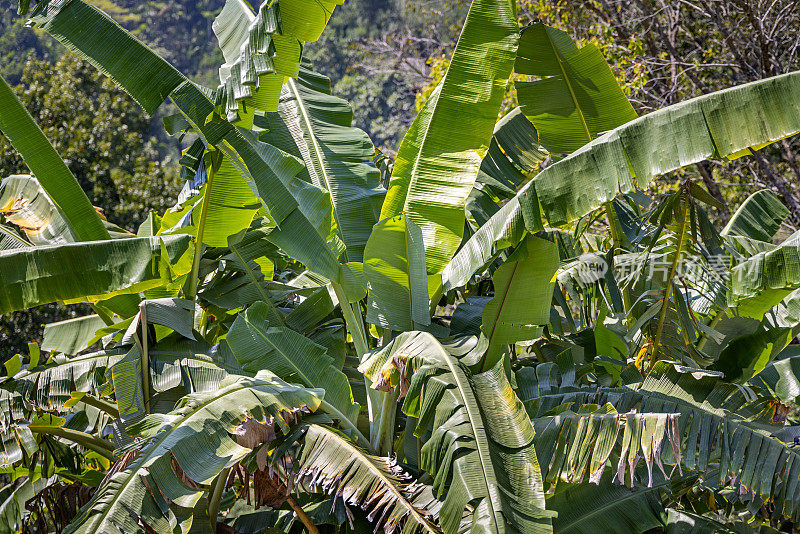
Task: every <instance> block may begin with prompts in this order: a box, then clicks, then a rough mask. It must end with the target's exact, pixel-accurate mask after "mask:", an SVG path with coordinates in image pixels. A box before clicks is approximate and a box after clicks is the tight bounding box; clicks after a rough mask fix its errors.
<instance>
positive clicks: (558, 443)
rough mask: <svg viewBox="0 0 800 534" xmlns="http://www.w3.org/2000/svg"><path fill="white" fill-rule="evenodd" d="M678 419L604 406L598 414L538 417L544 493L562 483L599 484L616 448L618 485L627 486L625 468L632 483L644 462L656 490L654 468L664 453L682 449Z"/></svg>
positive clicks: (676, 417) (673, 416)
mask: <svg viewBox="0 0 800 534" xmlns="http://www.w3.org/2000/svg"><path fill="white" fill-rule="evenodd" d="M587 412H588V413H587ZM679 415H680V414H674V413H636V412H635V411H633V412H629V413H618V412H617V411H616V410H615V409H614V408H613V407H612V406H610V405H606V406H603V407H601V408H600V409H598V410H596V411H590V410H586V409H581V410H580V413H575V412H572V411H565V412H562V413H559V414H558V415H552V416H545V417H537V418H536V419H535V420H534V429H535V430H536V439H535V443H536V456H537V458H539V461H540V462H541V466H542V477H543V479H544V482H545V485H546V487H548V488H552V489H555V486H556V485H557V484H558V483H559V482H561V481H563V482H567V483H569V484H580V483H582V482H583V480H584V479H585V478H588V480H589V482H592V483H594V484H599V483H600V480H601V478H602V476H603V473H604V472H605V469H606V467H607V464H608V463H610V462H609V460H610V458H611V455H612V452H614V450H615V448H619V449H621V453H620V456H619V461H618V464H617V466H616V467H617V469H616V479H617V480H618V481H619V482H620V483H622V482H624V481H625V480H626V478H625V477H626V474H625V472H626V467H627V468H628V470H629V472H630V476H631V477H634V476H635V469H636V464H637V463H638V462H639V459H640V458H643V459H644V461H645V463H646V464H647V467H648V476H649V479H648V481H647V485H648V486H652V484H653V471H652V465H653V462H655V463H656V465H658V466H659V467H660V466H661V455H662V447H663V448H665V449H671V448H673V447H672V445H674V446H675V447H677V446H678V444H679V441H680V436H679V435H676V434H675V431H676V430H677V428H678V427H677V424H676V422H677V419H678V417H679ZM612 465H613V464H612ZM612 469H613V468H612ZM665 474H666V473H665Z"/></svg>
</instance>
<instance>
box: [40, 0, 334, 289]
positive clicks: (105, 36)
mask: <svg viewBox="0 0 800 534" xmlns="http://www.w3.org/2000/svg"><path fill="white" fill-rule="evenodd" d="M31 22H33V23H35V24H37V25H39V26H40V27H41V28H42V29H44V30H46V31H48V32H49V33H50V34H52V35H53V36H54V37H55V38H56V39H58V40H59V41H61V42H63V43H64V44H65V45H66V46H67V47H68V48H70V50H73V51H75V52H78V53H80V54H81V55H82V56H83V57H85V58H86V59H88V60H89V61H91V62H92V63H93V64H94V65H95V66H97V67H98V68H99V69H100V70H101V71H102V72H104V73H106V74H107V75H108V76H109V77H111V78H112V79H113V80H114V81H116V82H117V83H118V84H119V85H120V86H121V87H122V88H123V89H125V90H126V91H127V92H128V93H129V94H130V95H131V96H132V97H133V98H134V99H135V100H136V101H137V102H139V103H140V104H141V105H142V107H144V108H145V110H147V111H149V112H152V111H154V110H155V109H156V108H157V107H158V106H159V105H160V104H161V103H162V102H163V101H164V100H165V99H166V98H168V97H169V98H170V99H171V100H172V102H173V103H174V104H175V105H176V106H177V107H178V109H179V110H180V112H181V113H182V114H183V115H184V118H185V119H186V120H187V121H188V122H189V124H190V125H191V127H192V128H193V129H194V131H195V132H197V133H198V134H199V135H200V137H201V138H202V139H203V142H204V143H205V144H206V145H207V146H215V147H217V148H218V149H219V150H221V151H222V152H223V153H224V154H225V155H226V156H227V157H228V158H229V159H230V161H231V163H232V164H233V165H234V167H235V168H236V169H237V170H238V171H239V173H240V174H241V175H242V177H243V178H244V180H245V181H246V182H247V183H248V185H250V187H251V189H252V190H253V192H254V193H256V194H257V195H258V197H259V198H260V200H261V202H262V204H263V205H264V207H266V208H267V209H268V210H269V213H270V216H271V217H272V219H273V220H274V222H275V224H277V226H278V228H276V229H275V231H273V232H272V234H271V239H272V240H273V242H275V243H276V244H279V246H281V248H284V250H285V251H286V252H287V253H288V254H289V255H291V256H292V257H294V258H295V259H297V260H298V261H301V262H303V263H304V264H306V265H307V266H308V267H309V268H311V269H313V270H314V271H315V272H317V273H319V274H321V275H323V276H325V277H326V278H328V279H330V280H339V279H340V278H341V277H342V275H343V274H342V268H341V267H340V266H339V264H338V262H337V258H336V257H335V256H334V254H333V252H332V251H331V250H330V248H329V247H328V245H327V243H326V240H325V238H324V237H323V236H321V235H320V234H319V232H318V231H317V230H316V227H315V226H314V224H313V223H312V222H311V221H309V219H308V217H307V216H306V214H304V213H303V211H302V209H301V208H306V207H309V206H308V205H307V201H306V200H303V198H302V193H304V192H305V191H304V190H301V191H299V193H298V192H297V190H295V191H292V190H290V182H291V180H292V178H293V177H294V176H295V175H296V173H297V172H299V170H300V169H301V168H302V165H300V164H299V163H298V162H297V161H296V160H295V159H294V158H293V157H291V156H289V155H287V154H285V153H283V152H281V151H279V150H277V149H275V148H274V147H271V146H269V145H266V144H265V143H261V142H259V141H258V140H257V139H256V135H255V134H254V133H253V132H249V131H247V130H242V129H237V128H236V127H234V126H233V125H231V124H230V123H229V122H227V121H225V120H224V119H221V118H220V117H218V116H213V115H212V113H213V111H214V102H213V101H212V100H211V95H210V94H209V93H208V92H207V91H206V90H203V89H201V88H199V87H198V86H196V85H195V84H193V83H191V82H190V81H188V80H187V79H186V78H185V77H184V76H183V75H181V74H180V73H179V72H178V71H176V70H175V69H174V68H173V67H172V66H171V65H170V64H169V63H167V62H166V61H164V60H163V59H161V58H160V57H159V56H158V55H156V54H155V53H154V52H153V51H151V50H150V49H148V48H147V47H146V46H145V45H143V44H142V43H140V42H139V41H137V40H136V39H135V38H134V37H132V36H131V35H130V34H129V33H128V32H126V31H125V30H124V29H123V28H121V27H120V26H119V25H118V24H116V23H115V22H114V21H113V20H111V19H110V18H109V17H108V16H107V15H105V14H104V13H103V12H101V11H100V10H98V9H96V8H94V7H92V6H89V5H88V4H86V3H85V2H83V1H82V0H71V1H70V2H66V3H63V2H58V3H56V2H50V3H48V4H47V5H46V6H45V7H43V9H42V11H41V12H40V13H38V14H36V15H35V16H33V17H32V19H31ZM293 193H298V197H300V201H301V202H303V204H304V205H301V204H300V203H299V202H298V200H297V199H295V196H293ZM309 209H310V208H309ZM284 245H285V246H284Z"/></svg>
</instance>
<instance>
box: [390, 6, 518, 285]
mask: <svg viewBox="0 0 800 534" xmlns="http://www.w3.org/2000/svg"><path fill="white" fill-rule="evenodd" d="M518 34H519V28H518V26H517V22H516V18H515V9H514V5H513V3H512V2H508V1H489V0H475V1H473V3H472V5H471V7H470V10H469V13H468V14H467V18H466V21H465V23H464V29H463V31H462V33H461V37H460V38H459V41H458V44H457V45H456V48H455V51H454V52H453V58H452V60H451V61H450V66H449V68H448V70H447V74H445V77H444V79H443V80H442V84H441V89H440V90H437V91H436V92H435V93H434V94H433V95H431V98H430V100H429V101H428V102H427V103H426V105H425V106H424V107H423V109H422V110H421V111H420V113H419V115H418V116H417V118H416V119H415V121H414V123H413V124H412V125H411V128H410V129H409V131H408V133H407V134H406V136H405V138H404V139H403V142H402V144H401V145H400V149H399V151H398V154H397V159H396V160H395V164H394V170H393V171H392V178H391V180H390V182H389V190H388V192H387V194H386V201H385V202H384V205H383V208H382V210H381V219H385V218H388V217H394V216H397V215H400V214H401V213H405V214H406V215H408V217H410V218H411V219H412V220H413V221H414V222H415V223H416V224H417V225H418V226H419V227H420V228H421V229H422V235H423V239H424V242H425V256H426V259H427V270H428V272H429V273H440V272H441V271H442V269H444V267H445V265H446V264H447V262H448V261H449V260H450V258H451V257H452V255H453V253H454V252H455V251H456V249H457V248H458V246H459V244H460V243H461V236H462V234H463V230H464V204H465V202H466V200H467V196H468V195H469V193H470V191H471V190H472V187H473V185H474V183H475V179H476V178H477V175H478V168H479V166H480V164H481V159H482V154H481V153H480V152H479V151H481V150H485V149H486V147H488V146H489V142H490V140H491V134H492V129H493V127H494V124H495V122H496V118H497V114H498V112H499V110H500V101H501V100H502V95H503V93H504V91H505V86H506V81H507V80H508V77H509V75H510V74H511V68H512V66H513V61H514V54H515V53H516V48H517V41H518Z"/></svg>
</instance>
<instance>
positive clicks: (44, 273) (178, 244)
mask: <svg viewBox="0 0 800 534" xmlns="http://www.w3.org/2000/svg"><path fill="white" fill-rule="evenodd" d="M190 256H191V254H190V239H189V236H167V237H164V238H159V237H139V238H132V239H116V240H113V241H110V240H109V241H92V242H83V243H72V244H66V245H50V246H42V247H37V248H30V249H17V250H7V251H0V271H2V272H3V284H2V286H0V313H7V312H9V311H14V310H24V309H28V308H30V307H33V306H36V305H39V304H45V303H48V302H55V301H57V300H63V301H72V302H82V301H89V300H98V299H103V298H108V297H110V296H113V295H120V294H129V293H138V292H140V291H143V290H146V289H149V288H152V287H158V286H161V285H164V284H167V283H169V282H173V281H174V280H175V279H176V278H178V277H180V276H182V275H185V274H187V273H188V272H189V270H190V268H191V259H190Z"/></svg>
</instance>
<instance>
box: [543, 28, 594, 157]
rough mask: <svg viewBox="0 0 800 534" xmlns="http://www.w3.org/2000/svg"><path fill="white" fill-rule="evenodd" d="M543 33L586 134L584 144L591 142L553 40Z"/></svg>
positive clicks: (581, 112) (548, 34)
mask: <svg viewBox="0 0 800 534" xmlns="http://www.w3.org/2000/svg"><path fill="white" fill-rule="evenodd" d="M545 33H546V34H547V42H548V43H550V48H551V49H552V50H553V55H554V56H555V58H556V61H557V62H558V68H559V69H561V75H562V76H563V77H564V82H565V83H566V84H567V89H569V95H570V97H571V98H572V102H573V103H574V104H575V109H576V110H577V111H578V117H579V118H580V119H581V126H583V131H584V133H585V134H586V142H587V143H589V142H591V141H592V134H591V133H589V125H588V124H586V117H584V115H583V110H582V109H581V106H580V104H579V103H578V98H577V97H576V96H575V91H574V90H573V89H572V83H571V82H570V81H569V77H568V76H567V71H566V69H565V68H564V64H563V62H562V61H561V55H560V54H559V53H558V51H557V50H556V46H555V44H554V43H553V39H552V38H551V37H550V33H549V32H547V31H545Z"/></svg>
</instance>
